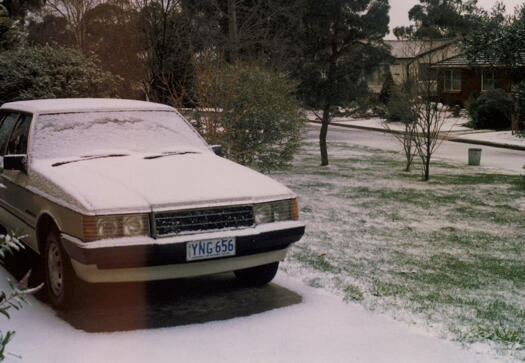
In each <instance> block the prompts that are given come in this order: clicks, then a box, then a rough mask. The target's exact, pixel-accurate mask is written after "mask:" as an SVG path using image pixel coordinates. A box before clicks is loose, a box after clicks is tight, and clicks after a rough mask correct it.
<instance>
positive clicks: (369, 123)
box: [307, 112, 525, 147]
mask: <svg viewBox="0 0 525 363" xmlns="http://www.w3.org/2000/svg"><path fill="white" fill-rule="evenodd" d="M307 117H308V119H309V120H313V121H317V120H318V118H317V117H316V116H315V115H314V114H313V113H312V112H307ZM468 121H469V120H468V118H467V117H464V116H461V117H453V116H452V115H451V114H450V113H448V115H447V117H446V119H445V120H444V122H443V126H442V127H441V133H442V135H446V136H448V137H450V138H453V139H459V140H468V141H476V140H479V141H483V142H490V143H494V144H497V145H513V146H523V147H525V137H517V136H516V135H513V134H512V132H511V131H491V130H474V129H471V128H469V127H466V126H464V125H465V124H466V123H467V122H468ZM331 123H332V125H343V126H355V127H359V128H370V129H376V130H382V129H384V130H387V129H390V130H393V131H403V130H404V126H403V124H402V123H401V122H388V123H386V124H385V120H384V119H383V118H380V117H371V118H354V117H334V118H333V119H332V121H331Z"/></svg>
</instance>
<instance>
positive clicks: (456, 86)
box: [443, 70, 461, 91]
mask: <svg viewBox="0 0 525 363" xmlns="http://www.w3.org/2000/svg"><path fill="white" fill-rule="evenodd" d="M443 88H444V90H445V91H461V71H458V70H447V71H445V73H444V80H443Z"/></svg>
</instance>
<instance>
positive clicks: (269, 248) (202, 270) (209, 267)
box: [62, 221, 304, 282]
mask: <svg viewBox="0 0 525 363" xmlns="http://www.w3.org/2000/svg"><path fill="white" fill-rule="evenodd" d="M303 234H304V224H302V223H301V222H295V221H291V222H279V223H271V224H268V225H261V226H257V227H254V228H248V229H242V230H230V231H220V232H212V233H203V234H192V235H185V236H177V237H171V238H160V239H153V238H150V237H134V238H122V239H114V240H103V241H96V242H88V243H86V242H82V241H80V240H78V239H76V238H74V237H71V236H68V235H65V234H62V245H63V246H64V248H65V250H66V252H67V253H68V254H69V256H70V257H71V260H72V265H73V268H74V269H75V272H76V273H77V275H78V276H79V277H80V278H81V279H83V280H85V281H88V282H119V281H149V280H159V279H168V278H178V277H190V276H199V275H207V274H211V273H218V272H225V271H233V270H237V269H242V268H248V267H253V266H258V265H263V264H266V263H271V262H274V261H278V260H280V259H282V258H284V256H285V254H286V249H287V248H288V246H289V245H290V244H292V243H294V242H297V241H298V240H299V239H301V237H302V236H303ZM224 237H236V254H235V256H232V257H223V258H218V259H212V260H205V261H195V262H187V261H186V242H190V241H198V240H205V239H212V238H224Z"/></svg>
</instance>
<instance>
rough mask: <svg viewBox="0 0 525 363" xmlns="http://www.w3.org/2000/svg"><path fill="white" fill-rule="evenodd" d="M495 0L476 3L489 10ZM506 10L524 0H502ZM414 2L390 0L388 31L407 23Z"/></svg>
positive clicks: (390, 37) (414, 0)
mask: <svg viewBox="0 0 525 363" xmlns="http://www.w3.org/2000/svg"><path fill="white" fill-rule="evenodd" d="M496 2H497V1H496V0H478V4H479V5H481V6H482V7H484V8H485V9H487V10H490V8H492V6H493V5H494V4H495V3H496ZM503 3H504V4H505V6H506V8H507V11H508V12H509V13H512V12H513V10H514V7H515V6H516V5H519V4H523V3H524V0H503ZM416 4H419V0H390V31H392V29H393V28H394V27H396V26H400V25H408V24H409V20H408V11H409V10H410V9H411V8H412V7H413V6H414V5H416ZM388 38H389V39H394V36H393V35H392V34H390V36H388Z"/></svg>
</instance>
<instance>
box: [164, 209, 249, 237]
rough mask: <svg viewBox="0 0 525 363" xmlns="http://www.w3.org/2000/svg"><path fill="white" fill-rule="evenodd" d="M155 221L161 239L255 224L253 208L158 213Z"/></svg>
mask: <svg viewBox="0 0 525 363" xmlns="http://www.w3.org/2000/svg"><path fill="white" fill-rule="evenodd" d="M154 219H155V231H156V235H157V236H159V237H163V236H171V235H175V234H179V233H190V232H200V231H213V230H221V229H235V228H243V227H250V226H252V225H253V224H254V220H253V208H252V207H251V206H242V207H228V208H210V209H199V210H189V211H182V212H163V213H156V214H155V217H154Z"/></svg>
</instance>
